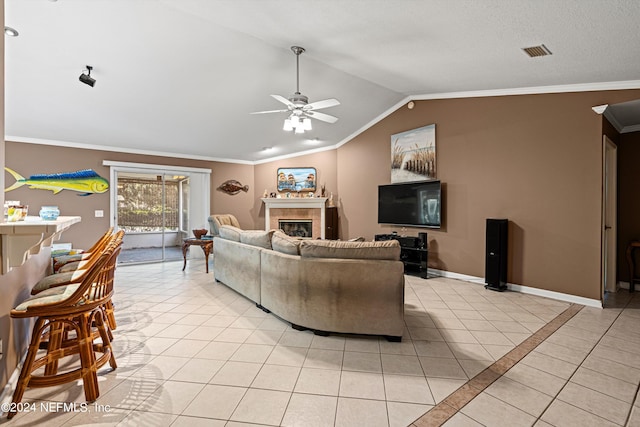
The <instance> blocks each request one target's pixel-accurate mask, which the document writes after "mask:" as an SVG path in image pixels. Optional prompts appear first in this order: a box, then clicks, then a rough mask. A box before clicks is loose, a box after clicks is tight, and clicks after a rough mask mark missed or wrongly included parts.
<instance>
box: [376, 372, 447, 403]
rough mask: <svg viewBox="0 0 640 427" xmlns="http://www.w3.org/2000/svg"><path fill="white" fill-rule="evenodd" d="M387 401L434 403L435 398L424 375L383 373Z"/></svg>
mask: <svg viewBox="0 0 640 427" xmlns="http://www.w3.org/2000/svg"><path fill="white" fill-rule="evenodd" d="M384 389H385V396H386V400H387V401H393V402H405V403H419V404H425V405H434V404H435V400H434V398H433V395H432V394H431V389H430V388H429V384H428V383H427V379H426V378H424V377H413V376H405V375H384Z"/></svg>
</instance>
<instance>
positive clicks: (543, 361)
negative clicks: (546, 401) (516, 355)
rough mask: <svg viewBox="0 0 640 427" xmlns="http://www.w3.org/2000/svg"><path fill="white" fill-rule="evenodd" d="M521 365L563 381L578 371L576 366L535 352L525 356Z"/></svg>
mask: <svg viewBox="0 0 640 427" xmlns="http://www.w3.org/2000/svg"><path fill="white" fill-rule="evenodd" d="M521 363H523V364H525V365H528V366H531V367H532V368H536V369H539V370H540V371H543V372H547V373H549V374H552V375H555V376H557V377H560V378H562V379H565V380H568V379H569V378H570V377H571V375H573V373H574V372H575V371H576V369H578V365H575V364H573V363H569V362H565V361H564V360H560V359H556V358H555V357H551V356H547V355H546V354H542V353H539V352H537V351H535V350H534V351H532V352H531V353H529V354H528V355H526V356H525V357H524V358H523V359H522V361H521Z"/></svg>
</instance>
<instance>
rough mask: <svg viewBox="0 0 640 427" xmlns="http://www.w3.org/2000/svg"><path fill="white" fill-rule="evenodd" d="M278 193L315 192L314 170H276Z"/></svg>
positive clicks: (315, 179)
mask: <svg viewBox="0 0 640 427" xmlns="http://www.w3.org/2000/svg"><path fill="white" fill-rule="evenodd" d="M277 175H278V176H277V179H278V191H280V192H283V191H296V192H297V191H306V192H314V191H316V181H317V175H316V168H278V174H277Z"/></svg>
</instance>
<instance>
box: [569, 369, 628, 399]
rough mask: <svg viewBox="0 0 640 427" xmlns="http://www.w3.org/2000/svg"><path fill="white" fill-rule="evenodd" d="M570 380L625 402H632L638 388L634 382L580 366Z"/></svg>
mask: <svg viewBox="0 0 640 427" xmlns="http://www.w3.org/2000/svg"><path fill="white" fill-rule="evenodd" d="M571 382H572V383H575V384H579V385H581V386H584V387H587V388H590V389H592V390H596V391H598V392H600V393H603V394H606V395H607V396H611V397H615V398H616V399H618V400H622V401H623V402H627V403H633V401H634V399H635V397H636V391H637V388H638V387H637V385H635V384H631V383H628V382H626V381H622V380H619V379H617V378H614V377H611V376H608V375H604V374H601V373H600V372H596V371H592V370H591V369H587V368H584V367H582V366H581V367H579V368H578V370H577V371H576V373H575V374H573V376H572V377H571Z"/></svg>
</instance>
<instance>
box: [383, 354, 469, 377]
mask: <svg viewBox="0 0 640 427" xmlns="http://www.w3.org/2000/svg"><path fill="white" fill-rule="evenodd" d="M420 364H421V365H422V369H423V370H424V373H425V375H426V376H427V378H453V379H462V380H466V379H468V377H467V374H466V373H465V372H464V370H463V369H462V366H460V363H458V361H457V360H456V359H444V358H439V357H420ZM385 373H387V372H385Z"/></svg>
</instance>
